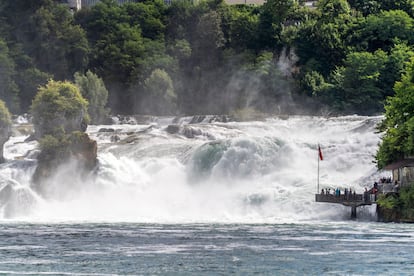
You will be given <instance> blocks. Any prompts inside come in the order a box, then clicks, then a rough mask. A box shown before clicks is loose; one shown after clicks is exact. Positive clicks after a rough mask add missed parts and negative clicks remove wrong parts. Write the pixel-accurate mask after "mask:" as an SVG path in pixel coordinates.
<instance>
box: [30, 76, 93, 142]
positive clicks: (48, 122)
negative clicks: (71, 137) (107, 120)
mask: <svg viewBox="0 0 414 276" xmlns="http://www.w3.org/2000/svg"><path fill="white" fill-rule="evenodd" d="M87 107H88V102H87V101H86V100H85V99H84V98H83V97H82V95H81V93H80V91H79V89H78V88H77V87H76V86H75V85H74V84H72V83H69V82H60V81H53V80H50V81H49V82H48V83H47V85H46V86H42V87H40V88H39V91H38V93H37V95H36V97H35V98H34V100H33V103H32V106H31V111H32V115H33V124H34V127H35V131H36V132H37V133H38V136H39V137H43V136H45V135H54V136H57V135H61V134H64V133H69V132H72V131H75V130H80V129H82V124H83V123H84V122H85V121H88V119H89V118H88V114H87Z"/></svg>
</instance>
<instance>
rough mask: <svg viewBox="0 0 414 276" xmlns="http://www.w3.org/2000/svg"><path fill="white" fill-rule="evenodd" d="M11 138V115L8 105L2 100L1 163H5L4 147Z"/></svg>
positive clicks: (0, 114) (0, 108)
mask: <svg viewBox="0 0 414 276" xmlns="http://www.w3.org/2000/svg"><path fill="white" fill-rule="evenodd" d="M10 136H11V114H10V112H9V110H8V109H7V107H6V104H5V103H4V102H3V101H2V100H0V163H3V162H4V156H3V147H4V144H5V143H6V142H7V140H9V138H10Z"/></svg>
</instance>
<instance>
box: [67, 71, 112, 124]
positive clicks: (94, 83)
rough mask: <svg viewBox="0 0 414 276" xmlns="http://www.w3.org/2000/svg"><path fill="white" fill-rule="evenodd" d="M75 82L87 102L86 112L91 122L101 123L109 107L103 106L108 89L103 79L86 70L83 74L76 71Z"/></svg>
mask: <svg viewBox="0 0 414 276" xmlns="http://www.w3.org/2000/svg"><path fill="white" fill-rule="evenodd" d="M75 84H76V85H77V86H78V87H79V89H80V92H81V94H82V96H83V97H84V98H85V99H86V100H87V101H88V103H89V105H88V114H89V116H90V118H91V123H93V124H100V123H103V122H104V121H105V119H106V118H107V117H108V115H109V109H107V108H105V106H106V104H107V101H108V90H107V89H106V87H105V84H104V82H103V80H102V79H101V78H99V77H98V76H97V75H96V74H94V73H92V72H91V71H88V72H86V74H85V75H81V74H80V73H76V74H75Z"/></svg>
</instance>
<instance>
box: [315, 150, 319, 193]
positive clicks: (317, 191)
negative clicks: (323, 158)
mask: <svg viewBox="0 0 414 276" xmlns="http://www.w3.org/2000/svg"><path fill="white" fill-rule="evenodd" d="M316 156H317V158H318V181H317V183H318V187H317V190H316V193H317V194H319V159H320V157H319V144H318V154H317V155H316Z"/></svg>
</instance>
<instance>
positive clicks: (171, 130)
mask: <svg viewBox="0 0 414 276" xmlns="http://www.w3.org/2000/svg"><path fill="white" fill-rule="evenodd" d="M165 130H166V131H167V132H168V133H169V134H176V133H178V132H179V131H180V126H179V125H169V126H167V128H166V129H165Z"/></svg>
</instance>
